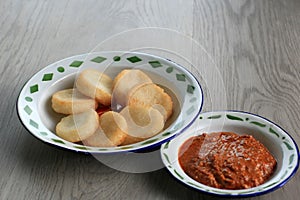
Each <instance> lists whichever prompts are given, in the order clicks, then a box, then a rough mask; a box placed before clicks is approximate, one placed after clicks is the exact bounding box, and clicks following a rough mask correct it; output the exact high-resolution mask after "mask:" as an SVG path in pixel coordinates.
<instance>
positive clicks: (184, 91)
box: [17, 52, 203, 153]
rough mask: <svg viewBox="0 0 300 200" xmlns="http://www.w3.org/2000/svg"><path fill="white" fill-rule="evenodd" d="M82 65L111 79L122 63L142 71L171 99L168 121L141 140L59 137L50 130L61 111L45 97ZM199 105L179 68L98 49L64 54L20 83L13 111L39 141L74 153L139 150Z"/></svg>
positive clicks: (68, 83) (193, 85) (178, 128)
mask: <svg viewBox="0 0 300 200" xmlns="http://www.w3.org/2000/svg"><path fill="white" fill-rule="evenodd" d="M85 68H95V69H98V70H99V71H102V72H104V73H105V74H107V75H109V76H110V77H112V78H113V77H115V76H116V75H117V74H118V73H119V72H120V71H121V70H122V69H125V68H126V69H128V68H136V69H141V70H143V71H144V72H145V73H147V74H148V75H149V76H150V78H151V79H152V80H153V82H154V83H156V84H159V85H160V86H162V87H163V88H165V89H166V91H167V92H168V93H169V94H170V95H171V97H172V98H173V101H174V112H173V117H172V118H171V121H170V123H169V126H168V127H167V128H166V129H165V130H164V131H162V132H161V133H159V134H158V135H156V136H154V137H152V138H149V139H147V140H144V141H142V142H139V143H136V144H132V145H126V146H119V147H111V148H96V147H88V146H84V145H80V144H74V143H71V142H68V141H66V140H64V139H62V138H59V137H58V136H57V135H56V134H55V126H56V124H57V123H58V122H59V121H60V119H61V117H62V115H59V114H57V113H55V112H54V111H53V110H52V108H51V96H52V94H53V93H54V92H56V91H58V90H62V89H66V88H72V87H73V86H74V80H75V78H76V75H78V73H79V72H80V71H82V70H83V69H85ZM202 105H203V94H202V89H201V86H200V84H199V83H198V81H197V79H196V78H195V77H194V76H193V75H192V74H191V73H190V72H189V71H188V70H186V69H185V68H184V67H182V66H179V65H178V64H176V63H174V62H172V61H170V60H168V59H164V58H161V57H157V56H154V55H149V54H144V53H134V52H99V53H91V54H83V55H78V56H73V57H70V58H66V59H63V60H61V61H58V62H56V63H53V64H50V65H48V66H47V67H45V68H44V69H42V70H41V71H39V72H37V73H36V74H35V75H34V76H33V77H32V78H31V79H30V80H29V81H28V82H27V83H26V84H25V85H24V87H23V88H22V90H21V92H20V95H19V98H18V101H17V111H18V114H19V117H20V120H21V122H22V123H23V125H24V126H25V127H26V128H27V129H28V131H29V132H30V133H32V134H33V135H34V136H35V137H37V138H38V139H40V140H42V141H43V142H46V143H48V144H52V145H55V146H58V147H62V148H65V149H70V150H75V151H80V152H90V153H113V152H124V151H137V150H141V149H143V150H145V149H147V148H152V147H154V146H157V145H160V144H162V143H164V142H166V141H168V140H169V139H171V138H172V137H174V136H175V135H178V134H179V133H181V132H182V131H183V130H184V129H186V128H187V127H189V126H190V125H191V124H192V123H193V121H194V120H195V119H196V117H197V116H198V115H199V113H200V111H201V108H202Z"/></svg>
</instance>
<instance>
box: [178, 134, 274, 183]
mask: <svg viewBox="0 0 300 200" xmlns="http://www.w3.org/2000/svg"><path fill="white" fill-rule="evenodd" d="M179 163H180V165H181V167H182V169H183V170H184V171H185V173H186V174H188V175H189V176H190V177H191V178H193V179H194V180H196V181H198V182H200V183H203V184H205V185H208V186H211V187H215V188H221V189H245V188H251V187H255V186H258V185H260V184H262V183H264V182H265V181H266V180H267V179H269V178H270V176H271V175H272V174H273V172H274V170H275V167H276V160H275V158H274V157H273V156H272V155H271V153H270V152H269V151H268V150H267V149H266V147H265V146H264V145H263V144H261V143H260V142H259V141H257V140H256V139H255V138H253V137H252V136H250V135H237V134H235V133H231V132H217V133H211V134H206V133H203V134H202V135H199V136H195V137H192V138H190V139H188V140H187V141H186V142H185V143H184V144H183V145H182V146H181V147H180V151H179Z"/></svg>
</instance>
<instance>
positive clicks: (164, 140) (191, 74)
mask: <svg viewBox="0 0 300 200" xmlns="http://www.w3.org/2000/svg"><path fill="white" fill-rule="evenodd" d="M102 54H120V56H125V55H141V56H145V57H151V58H153V59H158V60H160V61H164V62H166V63H172V64H173V66H176V67H177V68H178V69H179V70H181V71H183V72H184V73H185V74H188V75H189V76H190V77H191V78H192V80H193V81H194V83H195V86H196V88H197V90H198V91H199V93H200V99H201V101H200V102H201V104H200V105H199V107H198V109H196V112H195V113H194V114H193V118H192V119H191V121H190V122H189V123H187V124H186V125H185V126H183V127H181V128H179V129H178V130H176V131H174V133H172V134H170V136H166V137H164V138H163V139H162V140H160V141H157V142H154V143H150V144H146V145H141V146H139V147H134V148H132V149H126V148H124V149H118V150H114V149H112V150H110V149H109V148H107V149H109V150H107V151H96V150H91V149H88V150H87V149H75V148H72V147H69V146H66V145H63V144H62V145H59V144H57V143H53V142H51V141H49V140H45V139H43V138H41V137H39V136H38V135H37V134H34V133H33V132H32V131H31V130H30V128H29V127H28V125H27V123H26V122H24V121H23V119H22V116H21V113H20V110H21V109H22V108H21V107H19V106H20V101H21V99H20V97H21V93H22V91H23V90H24V89H25V87H26V86H27V84H28V83H29V82H30V81H31V80H32V79H33V78H36V77H37V76H38V75H39V73H41V72H42V71H44V70H46V69H48V68H50V67H51V66H54V65H57V63H60V62H63V61H67V60H71V59H75V58H78V57H85V59H84V60H85V61H86V58H87V57H88V56H91V55H102ZM76 72H77V71H76ZM68 75H71V73H69V74H66V75H65V76H64V77H67V76H68ZM203 104H204V93H203V89H202V86H201V84H200V82H199V80H198V79H197V78H196V76H195V75H194V74H193V73H192V72H191V71H190V70H188V69H187V68H185V67H184V66H182V65H180V64H178V63H176V62H174V61H173V60H171V59H169V58H164V57H160V56H157V55H154V54H149V53H144V52H135V51H99V52H90V53H83V54H78V55H73V56H69V57H66V58H63V59H60V60H58V61H55V62H53V63H50V64H48V65H46V66H45V67H42V68H41V69H39V70H38V71H36V72H35V73H34V74H33V75H32V76H30V78H28V80H26V81H25V82H24V84H23V85H22V87H21V89H20V90H19V93H18V98H17V101H16V111H17V116H18V118H19V120H20V122H21V124H22V125H23V127H25V129H26V130H27V131H28V132H29V133H30V134H31V135H33V136H34V137H35V138H37V139H38V140H40V141H42V142H43V143H45V144H48V145H50V146H54V147H57V148H59V149H64V150H67V151H73V152H79V153H92V154H98V153H99V154H116V153H128V152H139V151H145V150H149V149H150V150H151V149H153V148H155V147H158V146H160V145H162V144H164V143H166V142H167V141H169V140H171V139H172V138H174V137H176V136H177V135H180V134H181V133H183V132H184V131H185V130H186V129H187V128H189V127H190V126H191V125H192V124H193V123H194V121H195V120H196V119H197V117H198V116H199V114H200V113H201V110H202V108H203ZM175 121H176V120H175ZM47 129H48V128H47ZM48 130H49V129H48ZM49 132H51V133H53V134H55V133H54V132H52V131H50V130H49ZM55 135H56V134H55ZM82 146H83V147H86V146H85V145H82ZM126 146H128V145H125V146H124V147H126ZM102 149H106V148H102Z"/></svg>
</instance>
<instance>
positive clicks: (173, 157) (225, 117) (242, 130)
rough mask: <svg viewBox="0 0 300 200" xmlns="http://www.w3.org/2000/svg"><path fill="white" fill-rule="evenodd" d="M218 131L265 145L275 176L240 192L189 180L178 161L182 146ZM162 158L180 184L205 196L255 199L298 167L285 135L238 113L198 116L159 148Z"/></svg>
mask: <svg viewBox="0 0 300 200" xmlns="http://www.w3.org/2000/svg"><path fill="white" fill-rule="evenodd" d="M221 131H225V132H228V131H229V132H235V133H237V134H250V135H252V136H253V137H254V138H256V139H257V140H258V141H260V142H261V143H262V144H264V146H265V147H266V148H267V149H268V150H269V151H270V153H271V154H272V155H273V156H274V157H275V159H276V160H277V167H276V169H275V172H274V174H273V175H272V176H271V177H270V178H269V179H268V180H267V181H266V182H265V183H263V184H262V185H259V186H257V187H253V188H249V189H239V190H226V189H217V188H214V187H210V186H207V185H204V184H202V183H199V182H197V181H195V180H194V179H192V178H191V177H189V176H188V175H187V174H186V173H185V172H184V171H183V169H182V168H181V166H180V164H179V162H178V151H179V148H180V147H181V145H182V144H183V143H184V142H185V141H186V140H187V139H189V138H191V137H193V136H196V135H200V134H202V133H211V132H221ZM161 157H162V161H163V163H164V164H165V166H166V168H167V169H168V170H169V171H170V173H171V174H172V175H173V176H174V177H175V178H176V179H177V180H179V181H180V182H182V183H184V184H186V185H188V186H190V187H192V188H194V189H196V190H199V191H202V192H205V193H209V194H213V195H219V196H227V197H247V196H257V195H261V194H265V193H268V192H271V191H273V190H276V189H278V188H280V187H282V186H283V185H284V184H285V183H286V182H287V181H288V180H289V179H290V178H291V177H292V176H293V175H294V174H295V173H296V171H297V169H298V166H299V150H298V147H297V145H296V143H295V141H294V140H293V139H292V137H291V136H290V135H289V134H288V133H287V132H285V131H284V130H283V129H282V128H280V127H279V126H278V125H276V124H274V123H273V122H271V121H269V120H267V119H265V118H263V117H261V116H258V115H254V114H251V113H246V112H240V111H219V112H206V113H201V114H200V117H199V118H198V119H197V120H196V122H195V123H194V124H193V126H192V127H190V128H189V129H188V130H187V131H185V132H184V133H183V134H181V135H180V136H178V137H176V138H175V139H173V140H171V141H169V142H167V143H165V144H163V145H162V146H161Z"/></svg>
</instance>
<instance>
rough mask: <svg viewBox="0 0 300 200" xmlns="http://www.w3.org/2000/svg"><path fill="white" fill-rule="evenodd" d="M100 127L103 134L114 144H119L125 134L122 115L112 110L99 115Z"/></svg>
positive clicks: (125, 126) (125, 127) (125, 125)
mask: <svg viewBox="0 0 300 200" xmlns="http://www.w3.org/2000/svg"><path fill="white" fill-rule="evenodd" d="M99 123H100V127H101V129H102V130H103V132H104V134H105V135H106V137H107V138H108V140H109V141H111V142H112V143H113V144H114V145H115V146H117V145H120V144H121V143H122V142H123V141H124V140H125V137H126V135H127V133H126V132H127V123H126V120H125V119H124V117H123V116H122V115H121V114H119V113H117V112H114V111H109V112H106V113H104V114H103V115H101V117H100V120H99Z"/></svg>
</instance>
